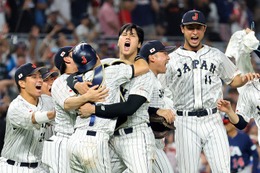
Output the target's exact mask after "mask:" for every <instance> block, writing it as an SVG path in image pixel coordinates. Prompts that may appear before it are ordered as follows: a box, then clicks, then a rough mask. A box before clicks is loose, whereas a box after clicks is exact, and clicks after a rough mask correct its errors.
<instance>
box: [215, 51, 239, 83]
mask: <svg viewBox="0 0 260 173" xmlns="http://www.w3.org/2000/svg"><path fill="white" fill-rule="evenodd" d="M219 56H220V57H221V58H222V63H220V72H221V73H220V78H221V79H222V80H223V81H224V82H225V83H226V84H227V85H228V84H230V83H231V82H232V80H233V79H234V77H235V76H236V75H238V74H240V73H241V72H240V71H239V70H238V68H237V67H236V66H235V64H234V63H233V62H232V61H231V60H230V59H229V58H228V57H227V56H226V55H225V54H223V53H221V52H220V55H219Z"/></svg>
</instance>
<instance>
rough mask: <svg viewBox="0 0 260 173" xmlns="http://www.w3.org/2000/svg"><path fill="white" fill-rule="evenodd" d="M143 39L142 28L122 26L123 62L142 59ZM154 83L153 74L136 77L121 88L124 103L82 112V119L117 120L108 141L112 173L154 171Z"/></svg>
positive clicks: (121, 46)
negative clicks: (151, 120)
mask: <svg viewBox="0 0 260 173" xmlns="http://www.w3.org/2000/svg"><path fill="white" fill-rule="evenodd" d="M143 38H144V33H143V30H142V29H141V28H140V27H139V26H137V25H135V24H131V23H129V24H125V25H124V26H122V27H121V29H120V32H119V40H118V46H119V56H120V60H126V61H128V62H129V63H131V64H133V63H134V62H135V61H139V60H138V59H139V58H141V57H140V56H137V53H138V51H139V49H140V47H141V44H142V42H143ZM152 82H153V81H152V73H151V72H148V73H146V74H143V75H140V76H137V77H135V78H133V79H131V81H130V82H128V83H126V84H123V87H122V85H121V87H120V90H121V94H122V96H124V97H123V98H122V99H121V100H122V103H116V104H111V105H101V106H93V105H92V106H91V105H90V104H85V105H84V107H83V108H82V109H81V112H82V114H83V115H88V114H89V113H94V114H95V115H96V116H99V117H103V118H114V117H118V118H117V124H116V130H115V132H114V135H113V136H112V137H111V139H110V141H109V147H110V149H111V150H110V157H111V166H112V172H115V173H118V172H123V171H124V170H125V169H126V168H128V171H129V172H135V173H138V172H151V171H152V160H153V159H154V148H155V141H154V136H153V133H152V130H151V128H150V127H149V126H150V125H149V116H148V111H147V110H148V102H149V101H150V97H151V91H152V88H153V85H152ZM123 100H125V102H123ZM89 105H90V107H89ZM85 106H86V107H85ZM89 110H91V111H89ZM119 110H120V111H119ZM121 111H123V112H121ZM122 120H123V121H122ZM129 144H131V145H129ZM139 144H141V145H139Z"/></svg>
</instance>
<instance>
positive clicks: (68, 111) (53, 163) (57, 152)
mask: <svg viewBox="0 0 260 173" xmlns="http://www.w3.org/2000/svg"><path fill="white" fill-rule="evenodd" d="M71 50H72V47H70V46H68V47H62V48H60V49H59V51H58V52H57V53H56V54H55V57H54V61H55V66H56V67H57V68H58V69H59V70H60V73H61V76H59V77H58V78H57V79H56V80H55V81H54V82H53V85H52V89H51V95H52V97H53V101H54V107H55V110H56V118H55V128H54V131H55V135H53V136H52V137H51V138H50V139H49V140H47V141H45V142H44V149H43V156H42V161H43V162H44V163H45V164H46V165H48V167H49V170H50V172H52V173H58V172H60V173H70V172H71V171H70V166H69V158H68V155H67V142H68V139H69V137H70V136H71V135H72V133H73V132H74V124H75V120H76V117H77V113H76V111H75V109H78V108H79V107H80V106H81V105H83V104H84V103H85V102H88V101H93V102H96V101H102V100H103V99H104V97H106V96H107V91H106V90H105V87H104V88H100V89H97V87H98V86H94V87H92V88H89V90H88V92H86V93H85V94H84V95H81V96H77V94H76V93H74V91H73V90H72V89H71V88H69V87H68V86H67V78H68V77H69V75H70V74H72V73H76V72H77V71H78V68H77V66H76V64H75V63H74V61H73V59H72V57H71V54H72V53H71ZM96 89H97V90H96ZM50 153H51V154H50Z"/></svg>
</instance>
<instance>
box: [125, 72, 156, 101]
mask: <svg viewBox="0 0 260 173" xmlns="http://www.w3.org/2000/svg"><path fill="white" fill-rule="evenodd" d="M134 79H135V81H134V84H133V88H131V89H130V92H129V95H140V96H143V97H145V98H146V99H147V101H148V102H150V100H151V97H152V91H153V82H154V80H153V78H152V72H148V73H145V74H143V75H140V76H137V77H135V78H134Z"/></svg>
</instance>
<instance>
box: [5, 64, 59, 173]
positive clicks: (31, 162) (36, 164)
mask: <svg viewBox="0 0 260 173" xmlns="http://www.w3.org/2000/svg"><path fill="white" fill-rule="evenodd" d="M39 69H40V68H37V67H36V66H35V65H34V64H31V63H27V64H24V65H22V66H20V67H19V68H18V69H17V70H16V72H15V82H16V84H17V86H18V90H19V92H20V94H19V95H18V96H17V97H16V98H15V99H14V100H13V101H12V102H11V104H10V106H9V109H8V112H7V117H6V134H5V143H4V147H3V150H2V153H1V157H0V172H1V173H36V172H45V171H44V169H43V167H42V163H41V155H42V147H43V140H44V134H45V130H46V122H49V121H50V120H52V119H54V117H55V111H49V110H52V107H48V104H45V103H46V102H47V100H46V99H45V98H44V97H42V96H41V87H42V83H43V80H42V76H41V74H40V72H39Z"/></svg>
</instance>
